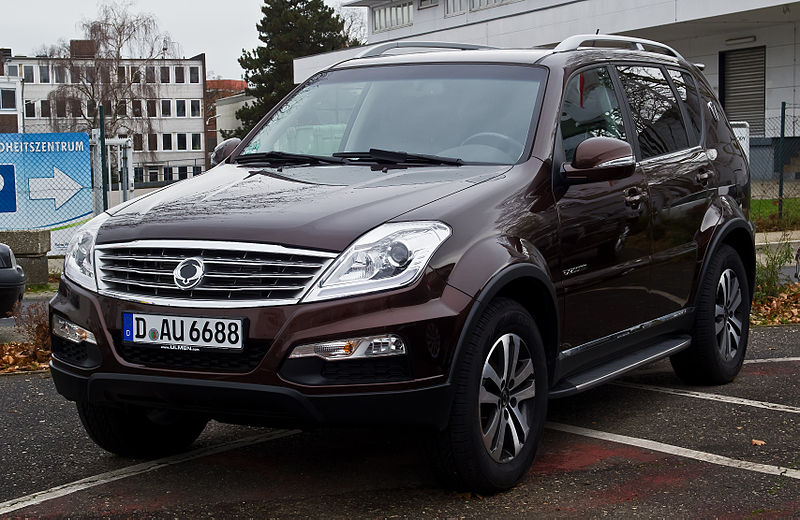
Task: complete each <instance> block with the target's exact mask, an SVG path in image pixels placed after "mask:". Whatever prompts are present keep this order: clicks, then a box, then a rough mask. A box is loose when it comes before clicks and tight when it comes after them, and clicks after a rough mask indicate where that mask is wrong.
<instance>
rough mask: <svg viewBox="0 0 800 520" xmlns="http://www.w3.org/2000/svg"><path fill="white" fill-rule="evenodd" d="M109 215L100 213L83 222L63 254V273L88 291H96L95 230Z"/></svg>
mask: <svg viewBox="0 0 800 520" xmlns="http://www.w3.org/2000/svg"><path fill="white" fill-rule="evenodd" d="M109 216H110V215H109V214H108V213H101V214H100V215H97V216H96V217H95V218H93V219H92V220H90V221H89V222H87V223H86V224H84V225H83V227H81V228H80V229H79V230H78V231H77V232H76V233H75V234H74V235H73V236H72V240H70V241H69V245H68V246H67V252H66V254H65V255H64V275H66V277H67V278H69V279H70V280H72V281H73V282H75V283H77V284H78V285H80V286H82V287H85V288H86V289H89V290H90V291H97V280H96V279H95V273H94V242H95V239H96V238H97V230H99V229H100V226H102V225H103V223H104V222H105V221H106V220H108V218H109Z"/></svg>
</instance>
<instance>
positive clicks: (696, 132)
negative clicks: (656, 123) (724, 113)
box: [668, 69, 703, 146]
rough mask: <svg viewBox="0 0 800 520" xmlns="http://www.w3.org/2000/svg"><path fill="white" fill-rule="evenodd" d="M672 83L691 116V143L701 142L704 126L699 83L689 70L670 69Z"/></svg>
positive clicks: (694, 144) (688, 114) (692, 144)
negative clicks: (696, 82) (698, 89)
mask: <svg viewBox="0 0 800 520" xmlns="http://www.w3.org/2000/svg"><path fill="white" fill-rule="evenodd" d="M668 71H669V76H670V78H672V84H673V85H675V90H677V91H678V97H679V98H681V101H683V104H684V106H685V107H686V116H687V117H688V118H689V121H688V123H689V144H690V145H691V146H696V145H698V144H700V136H701V134H702V130H701V129H702V128H703V116H702V113H703V112H702V108H701V104H700V95H699V94H698V93H697V85H696V84H695V82H694V78H693V77H692V75H691V74H689V73H688V72H684V71H682V70H673V69H668Z"/></svg>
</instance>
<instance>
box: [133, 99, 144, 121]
mask: <svg viewBox="0 0 800 520" xmlns="http://www.w3.org/2000/svg"><path fill="white" fill-rule="evenodd" d="M131 107H132V110H131V112H132V113H133V117H142V100H141V99H131Z"/></svg>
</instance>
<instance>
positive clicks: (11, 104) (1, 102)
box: [0, 88, 17, 110]
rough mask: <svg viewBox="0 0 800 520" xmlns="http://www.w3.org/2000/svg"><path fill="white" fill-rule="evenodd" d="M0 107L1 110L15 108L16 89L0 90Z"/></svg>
mask: <svg viewBox="0 0 800 520" xmlns="http://www.w3.org/2000/svg"><path fill="white" fill-rule="evenodd" d="M0 108H2V109H3V110H16V109H17V91H16V90H11V89H7V88H4V89H1V90H0Z"/></svg>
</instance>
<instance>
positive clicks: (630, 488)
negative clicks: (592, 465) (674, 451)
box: [589, 464, 699, 507]
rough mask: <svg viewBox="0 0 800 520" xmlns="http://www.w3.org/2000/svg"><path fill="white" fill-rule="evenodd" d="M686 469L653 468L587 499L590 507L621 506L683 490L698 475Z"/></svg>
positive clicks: (593, 493)
mask: <svg viewBox="0 0 800 520" xmlns="http://www.w3.org/2000/svg"><path fill="white" fill-rule="evenodd" d="M692 466H694V465H692ZM688 469H689V468H687V467H679V468H676V467H674V466H673V465H671V464H670V465H669V466H668V467H666V468H653V471H651V472H650V473H645V474H641V475H634V476H633V478H631V479H630V480H627V481H625V482H623V483H621V484H618V485H613V486H610V487H608V488H606V489H602V490H597V491H594V492H592V493H591V494H590V497H589V503H590V507H607V506H612V505H616V504H623V503H625V502H628V501H633V500H640V499H641V498H643V497H647V496H648V495H651V494H653V493H664V492H665V491H677V490H681V489H684V488H686V487H688V486H689V485H690V483H691V481H692V479H694V478H695V477H696V476H697V475H698V474H699V472H698V471H692V472H690V471H687V470H688ZM692 469H696V468H692Z"/></svg>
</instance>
